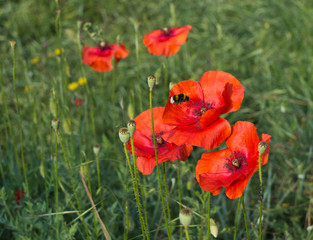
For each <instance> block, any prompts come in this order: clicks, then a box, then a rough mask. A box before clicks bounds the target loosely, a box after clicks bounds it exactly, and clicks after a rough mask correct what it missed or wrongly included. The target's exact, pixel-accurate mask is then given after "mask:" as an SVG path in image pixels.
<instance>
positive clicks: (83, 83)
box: [78, 77, 87, 85]
mask: <svg viewBox="0 0 313 240" xmlns="http://www.w3.org/2000/svg"><path fill="white" fill-rule="evenodd" d="M86 83H87V79H86V78H84V77H81V78H79V79H78V84H79V85H85V84H86Z"/></svg>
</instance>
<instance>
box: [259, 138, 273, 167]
mask: <svg viewBox="0 0 313 240" xmlns="http://www.w3.org/2000/svg"><path fill="white" fill-rule="evenodd" d="M271 137H272V136H271V135H268V134H264V133H263V134H262V136H261V141H265V142H267V144H268V146H267V148H266V150H265V152H264V153H263V154H262V165H265V164H267V161H268V155H269V151H270V146H269V143H270V138H271Z"/></svg>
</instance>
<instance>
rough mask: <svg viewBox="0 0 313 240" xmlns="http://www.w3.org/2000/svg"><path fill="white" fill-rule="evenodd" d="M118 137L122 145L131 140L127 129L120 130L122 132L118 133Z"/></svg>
mask: <svg viewBox="0 0 313 240" xmlns="http://www.w3.org/2000/svg"><path fill="white" fill-rule="evenodd" d="M118 135H119V137H120V140H121V142H122V143H124V144H125V143H127V142H128V140H129V132H128V129H127V128H125V127H124V128H120V130H119V131H118Z"/></svg>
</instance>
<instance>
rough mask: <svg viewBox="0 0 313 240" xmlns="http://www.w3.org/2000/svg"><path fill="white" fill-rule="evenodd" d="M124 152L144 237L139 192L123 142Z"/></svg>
mask: <svg viewBox="0 0 313 240" xmlns="http://www.w3.org/2000/svg"><path fill="white" fill-rule="evenodd" d="M124 152H125V156H126V159H127V163H128V168H129V171H130V176H131V178H132V184H133V189H134V194H135V198H136V202H137V207H138V212H139V220H140V225H141V231H142V237H143V239H146V238H145V223H144V220H143V217H142V211H141V206H140V199H139V193H138V191H137V190H138V189H137V187H136V182H135V178H134V174H133V170H132V166H131V163H130V159H129V156H128V153H127V148H126V144H125V143H124Z"/></svg>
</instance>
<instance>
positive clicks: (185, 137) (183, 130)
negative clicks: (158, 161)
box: [163, 118, 231, 149]
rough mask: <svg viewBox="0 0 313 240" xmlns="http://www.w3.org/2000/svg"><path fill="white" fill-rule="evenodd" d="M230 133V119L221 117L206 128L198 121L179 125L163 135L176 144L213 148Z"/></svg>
mask: <svg viewBox="0 0 313 240" xmlns="http://www.w3.org/2000/svg"><path fill="white" fill-rule="evenodd" d="M230 133H231V127H230V125H229V123H228V121H227V120H225V119H223V118H219V119H217V120H216V121H215V122H213V123H212V124H211V125H209V126H208V127H206V128H202V127H201V126H200V123H199V122H197V123H195V124H192V125H188V126H178V127H176V128H174V129H173V130H171V131H170V132H168V133H165V134H164V135H163V136H164V139H165V140H166V141H168V142H173V143H175V144H176V145H183V144H190V145H194V146H198V147H202V148H205V149H213V148H216V147H218V146H219V145H220V144H221V143H222V142H224V141H225V139H226V138H227V137H228V136H229V135H230Z"/></svg>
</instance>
